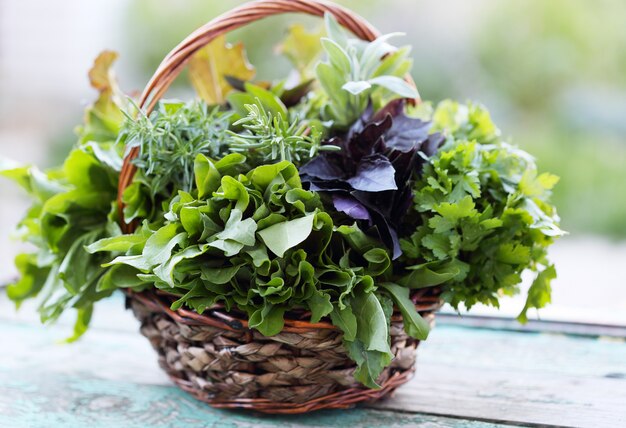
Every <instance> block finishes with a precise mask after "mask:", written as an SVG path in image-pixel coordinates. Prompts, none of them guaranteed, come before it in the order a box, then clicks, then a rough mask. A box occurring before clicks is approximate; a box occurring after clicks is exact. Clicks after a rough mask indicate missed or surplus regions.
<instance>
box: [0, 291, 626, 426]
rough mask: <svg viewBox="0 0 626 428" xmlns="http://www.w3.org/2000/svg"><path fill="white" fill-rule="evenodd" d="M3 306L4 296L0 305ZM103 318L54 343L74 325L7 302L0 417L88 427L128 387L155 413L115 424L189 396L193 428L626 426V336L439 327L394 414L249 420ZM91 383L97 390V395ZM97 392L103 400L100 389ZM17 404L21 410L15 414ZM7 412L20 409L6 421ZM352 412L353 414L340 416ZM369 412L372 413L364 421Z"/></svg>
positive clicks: (128, 328)
mask: <svg viewBox="0 0 626 428" xmlns="http://www.w3.org/2000/svg"><path fill="white" fill-rule="evenodd" d="M3 306H4V303H0V309H2V308H3ZM101 309H102V308H101ZM98 317H99V318H98V319H97V322H96V325H95V328H94V329H92V331H91V332H89V333H88V334H87V335H86V336H85V338H84V339H83V340H81V341H80V342H78V343H76V344H72V345H59V344H58V343H57V341H58V340H59V339H62V338H63V337H64V335H65V334H66V333H67V331H68V330H67V326H68V325H67V323H66V325H65V327H63V326H61V327H54V328H43V327H41V326H40V325H38V323H37V322H36V320H35V319H34V317H32V316H31V315H29V314H27V313H22V315H20V316H18V317H11V316H10V315H9V314H8V311H7V312H4V313H2V314H1V315H0V337H1V338H2V342H3V345H5V346H3V351H4V352H2V353H0V415H1V416H0V418H1V417H4V418H5V419H4V420H2V419H0V426H52V425H50V424H44V425H36V424H35V422H37V423H39V422H41V421H42V420H43V419H29V418H34V417H35V416H36V417H37V418H49V419H50V420H53V421H54V420H61V422H59V423H62V424H63V426H72V425H71V424H72V423H76V424H77V425H76V426H85V425H84V423H85V421H86V420H91V421H92V422H90V423H89V424H90V425H93V426H100V425H97V424H98V423H99V422H98V421H100V420H101V418H104V417H105V416H102V415H101V413H99V409H100V407H103V408H108V407H113V408H116V406H117V405H116V404H115V403H116V401H115V400H116V399H115V397H126V398H125V400H126V401H124V403H126V404H125V405H123V404H119V405H120V406H122V407H124V406H126V408H129V407H128V406H130V405H131V404H132V403H135V401H134V400H144V398H143V397H152V398H150V399H149V403H160V404H159V405H158V406H157V408H158V409H161V410H159V411H157V410H154V409H153V407H150V406H152V404H150V406H148V405H147V404H146V401H143V402H142V403H143V404H141V403H139V404H137V406H138V407H137V408H138V409H140V410H138V412H137V414H135V415H134V416H133V418H134V419H133V418H129V419H128V424H129V425H124V424H123V423H122V424H121V425H119V426H131V427H132V426H145V425H141V423H142V421H143V419H141V417H142V416H141V413H142V411H143V412H144V413H146V415H144V416H143V417H148V416H149V415H152V414H158V415H160V416H159V420H163V421H164V422H163V423H165V422H166V421H168V420H169V419H168V417H169V416H167V415H169V414H178V415H180V414H185V415H186V414H187V412H186V411H181V410H180V406H187V405H189V406H191V404H188V403H192V404H194V403H195V404H194V406H197V408H198V410H197V411H198V412H201V413H200V414H199V416H194V417H196V418H197V420H206V421H207V422H206V424H205V425H202V424H200V425H197V426H213V425H211V424H214V422H215V420H214V419H202V418H209V416H207V415H205V413H204V412H209V413H210V414H211V415H214V416H212V417H213V418H218V419H217V421H218V422H219V423H217V422H215V424H214V426H229V425H224V424H226V423H229V424H231V425H230V426H252V425H254V426H259V427H262V426H264V425H262V424H263V423H267V424H268V425H267V426H275V425H274V424H279V426H290V425H289V424H291V426H298V424H300V426H333V425H332V424H333V423H335V425H334V426H337V425H339V424H344V425H345V424H347V425H346V427H348V426H350V427H351V426H394V425H390V421H392V422H393V420H394V418H398V419H397V420H398V421H399V422H398V423H399V424H401V425H396V426H402V425H405V426H406V425H408V426H411V425H415V424H418V423H421V422H420V421H424V422H426V423H427V424H435V425H433V426H464V425H463V424H465V423H466V421H465V420H464V419H463V418H466V419H467V418H480V419H486V420H492V421H493V420H498V421H507V422H513V423H518V424H524V423H531V422H532V423H535V424H537V423H543V424H553V425H559V424H560V425H570V426H593V427H596V426H626V407H625V406H624V405H623V403H626V344H625V343H624V341H623V340H615V339H612V340H596V339H589V338H581V337H570V336H564V335H546V334H531V333H515V332H502V331H490V330H475V329H468V328H461V327H449V326H438V327H437V328H435V330H434V331H433V332H432V333H431V336H430V338H429V339H428V341H426V342H425V343H424V344H423V345H421V347H420V350H419V354H418V355H419V356H418V372H417V375H416V377H415V379H414V380H413V381H412V382H410V383H409V384H408V385H407V386H405V387H403V388H401V389H400V390H399V391H398V394H397V396H396V397H395V398H393V399H391V400H388V401H385V402H383V403H382V404H381V407H382V408H383V409H384V410H401V411H402V413H393V415H394V416H393V417H390V416H389V414H390V413H388V412H386V411H383V412H380V411H374V410H367V409H357V410H354V411H340V412H329V413H328V414H326V413H320V414H317V415H319V416H315V417H316V418H317V417H319V418H322V419H319V420H318V419H310V418H309V417H308V416H306V417H299V418H294V419H293V420H292V419H289V418H287V419H284V420H283V419H276V420H274V419H267V418H256V417H254V418H252V419H251V420H248V422H245V420H247V419H246V418H249V417H250V416H249V415H248V414H240V413H232V412H222V411H217V410H213V409H210V408H208V407H206V405H204V404H202V403H199V402H196V401H195V400H193V399H192V398H190V397H189V396H187V395H186V394H184V393H182V392H180V391H178V390H177V389H175V388H173V387H170V386H168V385H170V384H169V381H168V380H167V378H166V377H165V376H164V375H163V373H162V372H161V371H160V369H159V368H158V367H157V364H156V357H155V354H154V352H153V351H152V349H151V348H150V346H149V344H148V342H147V340H145V339H144V338H143V337H142V336H140V335H139V334H138V333H137V328H138V324H137V322H136V321H135V320H134V319H133V318H132V317H130V316H129V313H128V312H124V310H123V301H122V300H121V299H113V300H112V301H111V302H110V303H107V304H105V310H101V311H100V313H99V315H98ZM2 318H4V319H2ZM64 329H65V330H64ZM11 382H18V383H11ZM20 382H21V383H20ZM85 385H87V386H89V385H91V386H93V388H95V389H96V390H98V391H99V392H98V393H90V392H89V391H88V388H87V387H85ZM94 385H96V386H94ZM116 385H117V386H116ZM85 388H87V389H85ZM116 388H117V389H116ZM19 391H22V392H21V393H20V392H19ZM68 391H70V392H68ZM107 391H109V394H108V395H107ZM124 391H127V393H124ZM66 392H67V394H66ZM137 395H138V396H139V397H136V396H137ZM101 396H103V397H105V398H103V399H100V398H98V397H101ZM62 397H69V398H66V399H63V398H62ZM81 397H82V398H81ZM168 397H172V399H171V400H169V399H168ZM63 400H65V401H63ZM81 400H83V401H81ZM146 400H147V398H146ZM51 403H53V404H51ZM54 403H56V404H54ZM59 403H60V404H59ZM77 403H79V404H77ZM80 403H83V404H80ZM110 403H113V404H110ZM181 403H182V404H181ZM185 403H187V404H185ZM64 406H65V407H64ZM159 406H161V407H159ZM194 408H195V407H194ZM20 409H25V410H23V411H22V412H21V413H15V412H17V411H19V410H20ZM141 409H143V410H141ZM9 411H12V412H13V413H9ZM195 411H196V410H194V412H195ZM110 412H114V413H115V412H116V411H113V410H108V411H107V413H106V414H107V415H108V414H109V413H110ZM155 412H156V413H155ZM159 412H161V413H159ZM181 412H182V413H181ZM407 412H408V414H405V413H407ZM415 412H423V413H434V414H439V415H447V416H455V417H459V418H461V419H459V420H457V419H448V418H443V419H441V418H439V419H438V418H435V419H433V420H430V419H428V418H427V419H419V418H423V417H424V416H418V415H411V414H410V413H415ZM7 415H12V416H10V417H11V418H13V419H10V420H9V419H6V418H9V416H7ZM33 415H35V416H33ZM37 415H38V416H37ZM107 417H108V416H107ZM111 417H113V416H111ZM117 417H119V418H120V419H118V420H117V421H124V419H123V418H124V416H123V415H121V413H120V414H119V415H118V416H117ZM348 417H349V418H352V419H346V420H345V421H343V420H342V419H341V418H348ZM409 417H411V418H417V419H410V418H409ZM15 418H18V419H15ZM59 418H61V419H59ZM63 418H65V419H63ZM73 418H76V419H73ZM81 418H82V419H81ZM85 418H87V419H85ZM89 418H91V419H89ZM241 418H243V419H241ZM355 418H356V419H355ZM358 418H365V419H364V420H361V419H358ZM367 418H373V419H372V420H373V421H375V423H373V424H371V425H367V423H369V422H367ZM390 418H391V419H390ZM406 418H409V419H406ZM102 420H106V421H108V419H106V418H105V419H102ZM335 420H337V422H333V421H335ZM355 420H356V421H357V422H356V425H354V424H353V422H354V421H355ZM38 421H39V422H38ZM135 421H136V422H135ZM277 421H278V422H277ZM315 421H317V422H315ZM13 422H15V423H13ZM114 422H115V421H114ZM279 422H280V423H279ZM591 422H594V423H591ZM313 423H317V424H318V425H311V424H313ZM20 424H23V425H20ZM24 424H25V425H24ZM68 424H69V425H68ZM94 424H95V425H94ZM107 424H108V422H107ZM132 424H135V425H132ZM237 424H238V425H237ZM245 424H248V425H245ZM260 424H261V425H260ZM285 424H286V425H285ZM307 424H308V425H307ZM359 424H361V425H359ZM437 424H439V425H437ZM101 426H109V425H106V424H105V425H101ZM156 426H159V425H156ZM162 426H168V425H162ZM470 426H482V425H470Z"/></svg>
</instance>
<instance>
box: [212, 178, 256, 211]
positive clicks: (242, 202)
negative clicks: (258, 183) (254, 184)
mask: <svg viewBox="0 0 626 428" xmlns="http://www.w3.org/2000/svg"><path fill="white" fill-rule="evenodd" d="M216 194H217V195H220V196H222V197H224V198H226V199H229V200H231V201H236V204H235V208H236V209H238V210H239V211H242V212H243V211H245V210H246V208H248V203H249V202H250V195H249V194H248V190H247V189H246V188H245V187H244V185H243V184H241V183H240V182H239V181H237V180H236V179H235V178H233V177H229V176H225V177H222V186H221V187H220V191H218V192H217V193H216Z"/></svg>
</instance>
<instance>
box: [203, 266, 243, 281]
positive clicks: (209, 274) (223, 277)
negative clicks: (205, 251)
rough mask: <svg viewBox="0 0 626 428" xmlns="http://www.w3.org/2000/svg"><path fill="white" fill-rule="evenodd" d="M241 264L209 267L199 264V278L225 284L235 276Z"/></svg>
mask: <svg viewBox="0 0 626 428" xmlns="http://www.w3.org/2000/svg"><path fill="white" fill-rule="evenodd" d="M241 266H242V265H235V266H224V267H217V268H211V267H207V266H206V265H204V264H203V265H202V266H201V269H202V276H201V278H202V279H203V280H205V281H208V282H210V283H212V284H227V283H229V282H230V281H231V280H232V279H233V278H234V277H235V275H236V274H237V272H238V271H239V269H240V268H241Z"/></svg>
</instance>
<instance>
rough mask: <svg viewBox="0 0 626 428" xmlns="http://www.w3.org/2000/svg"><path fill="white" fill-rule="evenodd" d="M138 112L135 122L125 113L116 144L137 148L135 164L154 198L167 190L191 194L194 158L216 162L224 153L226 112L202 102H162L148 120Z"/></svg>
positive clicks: (228, 115) (227, 114)
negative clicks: (189, 192) (212, 159)
mask: <svg viewBox="0 0 626 428" xmlns="http://www.w3.org/2000/svg"><path fill="white" fill-rule="evenodd" d="M137 111H138V112H139V113H138V115H137V117H136V118H133V117H132V116H131V115H130V114H128V113H126V117H127V120H126V123H125V124H124V127H123V128H122V131H121V133H120V135H119V137H118V142H119V143H123V144H125V145H126V147H127V150H130V149H132V148H134V147H138V148H139V155H138V156H137V158H136V159H135V160H134V163H135V165H137V167H138V168H139V169H140V170H142V171H143V173H144V174H145V176H146V178H147V179H148V180H149V187H150V190H151V192H152V194H153V195H156V194H158V193H160V192H162V191H165V190H166V189H167V190H169V191H172V190H173V189H174V190H175V189H181V190H185V191H189V190H191V187H192V185H193V182H194V176H193V166H194V160H195V158H196V156H197V155H198V154H199V153H202V154H204V155H207V156H209V157H213V158H216V157H219V156H220V154H222V153H223V152H224V151H225V144H226V141H227V134H226V131H227V130H228V126H229V117H230V115H231V113H229V112H222V111H220V110H219V108H218V107H214V108H209V107H208V106H207V104H205V103H204V102H201V101H197V102H193V103H178V102H176V103H172V102H163V103H161V104H160V105H159V108H158V109H157V110H156V111H155V112H153V113H152V114H151V115H150V116H149V117H148V116H146V115H145V114H143V113H142V112H141V110H140V109H137ZM172 186H173V189H172Z"/></svg>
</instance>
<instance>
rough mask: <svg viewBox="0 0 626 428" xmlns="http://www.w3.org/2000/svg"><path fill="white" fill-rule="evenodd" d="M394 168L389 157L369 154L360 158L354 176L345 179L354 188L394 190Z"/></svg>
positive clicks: (376, 190) (368, 190)
mask: <svg viewBox="0 0 626 428" xmlns="http://www.w3.org/2000/svg"><path fill="white" fill-rule="evenodd" d="M395 176H396V170H395V169H393V166H392V165H391V162H389V159H387V157H385V156H384V155H381V154H378V153H377V154H374V155H369V156H366V157H364V158H363V159H361V162H359V165H358V167H357V171H356V174H355V175H354V177H351V178H349V179H348V180H346V181H347V182H348V183H350V185H351V186H352V187H353V188H354V189H355V190H362V191H364V192H382V191H384V190H396V189H397V188H398V186H396V179H395Z"/></svg>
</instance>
